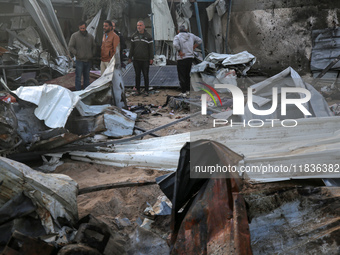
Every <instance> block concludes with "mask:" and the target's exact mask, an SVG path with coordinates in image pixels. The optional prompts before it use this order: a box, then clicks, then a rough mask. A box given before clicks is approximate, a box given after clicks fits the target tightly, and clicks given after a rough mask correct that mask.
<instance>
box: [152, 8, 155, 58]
mask: <svg viewBox="0 0 340 255" xmlns="http://www.w3.org/2000/svg"><path fill="white" fill-rule="evenodd" d="M151 28H152V39H153V54H154V55H156V45H155V28H154V26H153V13H151Z"/></svg>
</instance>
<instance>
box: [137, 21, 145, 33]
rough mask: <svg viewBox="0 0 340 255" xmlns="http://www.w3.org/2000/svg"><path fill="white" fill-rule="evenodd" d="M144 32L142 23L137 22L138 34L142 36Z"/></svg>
mask: <svg viewBox="0 0 340 255" xmlns="http://www.w3.org/2000/svg"><path fill="white" fill-rule="evenodd" d="M144 30H145V25H144V21H142V20H139V21H138V22H137V31H138V32H139V33H141V34H143V33H144Z"/></svg>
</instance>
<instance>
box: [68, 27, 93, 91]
mask: <svg viewBox="0 0 340 255" xmlns="http://www.w3.org/2000/svg"><path fill="white" fill-rule="evenodd" d="M68 47H69V50H70V52H71V53H72V54H73V55H74V56H75V57H76V82H75V86H76V90H81V76H82V75H83V77H84V89H85V88H86V87H87V86H88V85H89V84H90V69H91V60H92V58H93V56H94V54H95V51H96V45H95V42H94V38H93V36H92V35H91V34H89V33H88V32H87V31H86V23H85V22H84V21H81V22H80V23H79V31H77V32H75V33H73V34H72V36H71V38H70V42H69V44H68Z"/></svg>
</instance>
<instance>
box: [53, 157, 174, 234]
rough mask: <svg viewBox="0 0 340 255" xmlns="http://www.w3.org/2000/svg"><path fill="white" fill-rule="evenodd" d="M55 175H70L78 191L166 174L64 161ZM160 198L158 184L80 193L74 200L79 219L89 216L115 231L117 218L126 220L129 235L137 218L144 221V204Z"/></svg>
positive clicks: (146, 179)
mask: <svg viewBox="0 0 340 255" xmlns="http://www.w3.org/2000/svg"><path fill="white" fill-rule="evenodd" d="M55 173H61V174H65V175H68V176H70V177H71V178H72V179H74V180H75V181H76V182H77V183H78V185H79V189H83V188H87V187H93V186H97V185H102V184H111V183H118V182H138V181H154V180H155V178H156V177H158V176H161V175H164V174H167V173H168V172H165V171H156V170H151V169H141V168H136V167H123V168H119V167H113V166H107V165H99V164H90V163H84V162H77V161H72V160H68V159H67V160H66V162H65V163H64V164H63V165H61V166H59V167H58V168H57V169H56V171H55ZM159 195H163V192H162V191H161V190H160V189H159V187H158V185H150V186H139V187H127V188H116V189H108V190H103V191H96V192H91V193H86V194H82V195H79V196H78V197H77V200H78V201H77V202H78V214H79V218H82V217H84V216H86V215H87V214H92V215H93V216H95V217H97V218H98V219H101V220H103V221H104V222H105V223H106V224H108V225H109V226H110V227H111V228H113V229H117V221H116V219H122V218H127V219H129V221H130V222H131V226H130V228H129V229H128V230H127V232H128V233H129V232H131V231H132V230H133V229H134V228H135V227H136V226H137V223H136V220H137V219H138V218H140V219H141V220H142V221H143V220H144V218H145V216H144V214H143V211H144V210H145V208H146V207H147V206H148V205H147V203H149V204H150V205H154V203H155V202H156V200H157V197H158V196H159Z"/></svg>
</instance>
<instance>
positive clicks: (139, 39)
mask: <svg viewBox="0 0 340 255" xmlns="http://www.w3.org/2000/svg"><path fill="white" fill-rule="evenodd" d="M132 60H133V67H134V68H135V74H136V80H135V82H136V89H137V95H140V75H141V72H143V76H144V85H145V95H146V96H147V95H149V65H152V63H153V40H152V36H151V35H150V34H149V33H148V32H147V31H146V30H145V25H144V22H143V21H142V20H140V21H138V22H137V31H136V32H135V33H134V34H133V35H132V37H131V48H130V53H129V63H131V61H132Z"/></svg>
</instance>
